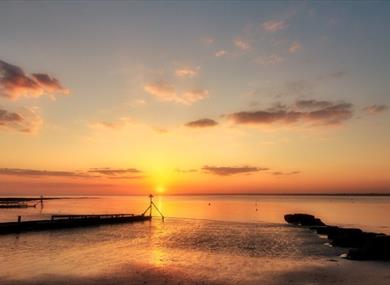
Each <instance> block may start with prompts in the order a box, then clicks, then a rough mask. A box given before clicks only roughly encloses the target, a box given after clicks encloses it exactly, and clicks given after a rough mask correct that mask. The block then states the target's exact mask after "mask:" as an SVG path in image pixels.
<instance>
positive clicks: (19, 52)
mask: <svg viewBox="0 0 390 285" xmlns="http://www.w3.org/2000/svg"><path fill="white" fill-rule="evenodd" d="M176 4H177V3H176ZM176 4H175V5H173V3H165V4H162V5H157V6H155V7H151V6H150V4H147V3H131V2H129V3H108V2H107V3H105V5H106V6H109V7H105V8H108V9H110V11H111V13H106V12H105V11H106V10H105V9H104V7H102V6H99V5H98V4H95V3H89V4H88V5H87V3H70V2H69V3H65V2H64V3H61V4H58V5H53V4H52V3H46V2H42V3H35V5H30V4H28V3H7V2H5V3H0V36H1V38H2V47H1V54H0V195H19V194H20V195H22V194H23V195H26V194H27V195H39V194H44V195H67V194H71V195H81V194H83V195H93V194H104V195H118V194H120V195H127V194H129V195H130V194H145V193H149V192H156V193H164V194H188V193H282V192H283V193H323V192H332V193H334V192H347V193H352V192H354V193H355V192H381V193H383V192H386V193H390V177H389V173H390V166H389V162H390V148H389V145H390V132H389V131H388V130H389V129H390V113H389V112H388V106H389V104H390V101H389V91H388V90H389V84H388V74H390V73H389V71H390V62H389V60H388V59H389V57H388V54H387V53H388V52H387V51H388V49H386V48H385V47H388V46H389V44H390V37H389V35H388V31H387V30H384V27H387V26H389V24H390V23H388V22H389V19H388V16H387V14H386V13H385V11H386V9H384V8H383V9H382V8H381V7H380V6H381V5H386V4H385V3H383V4H381V5H379V4H378V5H377V6H375V5H372V6H371V5H368V4H365V3H354V4H353V3H350V5H344V4H343V3H323V5H319V3H306V2H292V3H284V4H283V5H278V4H272V3H271V4H270V3H268V4H267V5H265V4H264V3H262V2H257V3H254V2H248V3H241V5H238V4H237V3H223V4H222V3H218V5H216V4H215V3H207V5H206V4H205V5H199V4H197V3H196V2H191V3H190V2H188V3H181V4H180V5H179V4H177V5H176ZM86 5H87V6H86ZM221 6H223V9H221ZM84 9H86V10H88V13H87V14H84V13H82V11H84ZM356 11H360V12H359V13H356ZM182 15H186V17H183V16H182Z"/></svg>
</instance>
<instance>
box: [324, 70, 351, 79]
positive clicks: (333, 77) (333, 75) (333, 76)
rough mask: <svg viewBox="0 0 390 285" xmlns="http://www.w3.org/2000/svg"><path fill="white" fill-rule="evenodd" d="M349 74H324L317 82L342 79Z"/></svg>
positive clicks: (343, 72) (336, 72)
mask: <svg viewBox="0 0 390 285" xmlns="http://www.w3.org/2000/svg"><path fill="white" fill-rule="evenodd" d="M346 74H347V73H346V72H345V71H335V72H331V73H327V74H323V75H320V76H318V77H317V80H328V79H340V78H342V77H344V76H345V75H346Z"/></svg>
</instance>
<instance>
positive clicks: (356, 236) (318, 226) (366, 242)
mask: <svg viewBox="0 0 390 285" xmlns="http://www.w3.org/2000/svg"><path fill="white" fill-rule="evenodd" d="M284 219H285V221H286V222H287V223H289V224H293V225H297V226H305V227H309V228H310V229H311V230H314V231H316V232H317V233H318V234H320V235H326V236H327V237H328V239H329V241H330V243H331V244H332V245H333V246H338V247H345V248H350V250H349V251H348V254H347V258H348V259H352V260H390V236H387V235H385V234H381V233H369V232H364V231H362V230H361V229H357V228H341V227H336V226H328V225H326V224H325V223H323V222H322V221H321V220H320V219H318V218H316V217H315V216H313V215H308V214H300V213H299V214H288V215H285V216H284Z"/></svg>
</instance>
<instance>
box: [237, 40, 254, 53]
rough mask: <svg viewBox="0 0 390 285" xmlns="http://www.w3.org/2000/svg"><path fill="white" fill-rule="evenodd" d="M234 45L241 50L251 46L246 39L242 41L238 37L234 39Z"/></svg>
mask: <svg viewBox="0 0 390 285" xmlns="http://www.w3.org/2000/svg"><path fill="white" fill-rule="evenodd" d="M234 45H235V46H236V47H238V48H239V49H241V50H243V51H246V50H249V49H250V48H251V45H250V44H249V43H248V42H247V41H244V40H243V39H240V38H237V39H235V40H234Z"/></svg>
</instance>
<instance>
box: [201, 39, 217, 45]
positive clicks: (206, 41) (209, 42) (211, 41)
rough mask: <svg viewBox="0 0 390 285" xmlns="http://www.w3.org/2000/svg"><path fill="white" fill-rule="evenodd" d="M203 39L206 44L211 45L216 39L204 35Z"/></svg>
mask: <svg viewBox="0 0 390 285" xmlns="http://www.w3.org/2000/svg"><path fill="white" fill-rule="evenodd" d="M201 41H202V42H203V43H204V44H207V45H211V44H213V43H214V42H215V39H214V38H213V37H204V38H202V39H201Z"/></svg>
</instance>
